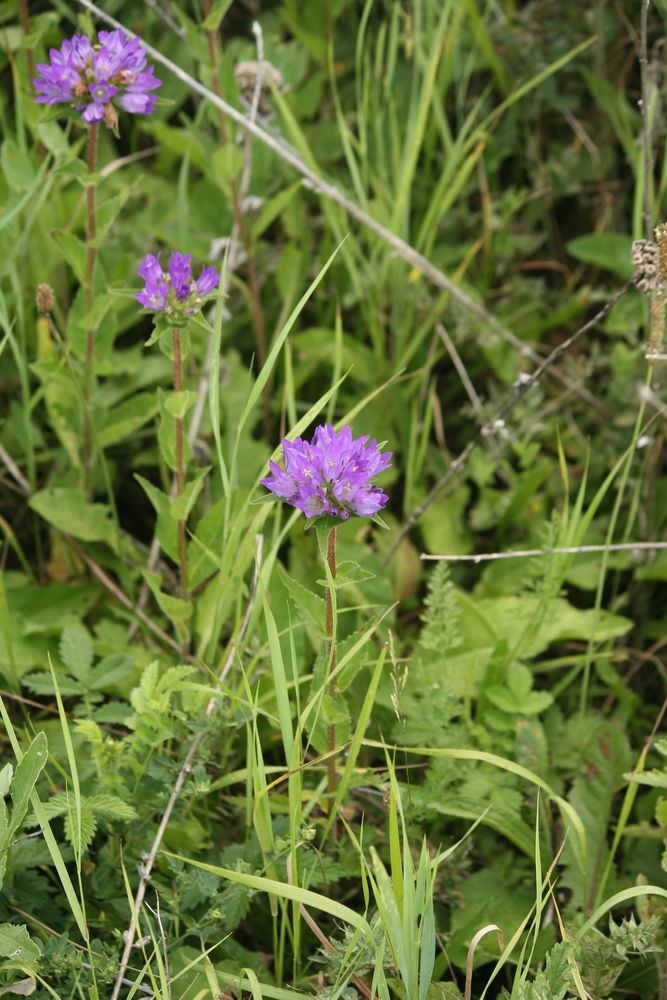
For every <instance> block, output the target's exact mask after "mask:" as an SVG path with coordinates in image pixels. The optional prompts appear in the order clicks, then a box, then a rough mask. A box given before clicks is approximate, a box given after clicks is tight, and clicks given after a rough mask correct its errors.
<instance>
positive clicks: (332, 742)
mask: <svg viewBox="0 0 667 1000" xmlns="http://www.w3.org/2000/svg"><path fill="white" fill-rule="evenodd" d="M327 563H328V564H329V571H330V573H331V578H332V580H335V578H336V528H335V527H333V528H332V529H331V531H330V532H329V538H328V540H327ZM325 608H326V629H327V661H328V664H329V683H328V694H329V697H330V698H331V700H332V702H335V700H336V678H335V677H332V676H331V675H332V674H333V672H334V671H335V669H336V627H335V623H334V614H333V599H332V587H331V586H330V587H328V588H327V596H326V602H325ZM335 749H336V723H335V722H330V723H329V725H328V726H327V750H328V751H329V754H330V756H329V758H328V760H327V791H328V793H329V809H332V808H333V802H334V796H335V794H336V785H337V783H338V779H337V775H336V757H335V754H334V751H335Z"/></svg>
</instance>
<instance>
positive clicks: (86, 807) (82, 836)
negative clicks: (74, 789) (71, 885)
mask: <svg viewBox="0 0 667 1000" xmlns="http://www.w3.org/2000/svg"><path fill="white" fill-rule="evenodd" d="M67 806H68V808H67V810H66V811H65V837H66V838H67V840H69V842H70V844H71V845H72V847H73V848H74V853H75V856H76V857H81V855H82V854H83V852H84V851H87V850H88V848H89V847H90V844H91V842H92V839H93V837H94V836H95V831H96V829H97V820H96V819H95V816H94V815H93V811H92V809H91V808H90V804H89V802H88V800H87V799H84V798H82V799H81V802H80V808H79V813H80V815H79V816H77V809H76V803H75V801H74V796H73V795H71V796H69V797H68V799H67Z"/></svg>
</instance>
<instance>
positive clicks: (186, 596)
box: [172, 327, 190, 601]
mask: <svg viewBox="0 0 667 1000" xmlns="http://www.w3.org/2000/svg"><path fill="white" fill-rule="evenodd" d="M172 353H173V360H174V391H175V392H181V390H182V388H183V362H182V355H181V334H180V331H179V329H178V327H174V328H173V331H172ZM175 419H176V496H177V497H181V496H183V490H184V489H185V463H184V461H183V418H182V417H176V418H175ZM185 541H186V539H185V519H184V518H179V521H178V561H179V566H180V578H181V597H182V598H183V600H184V601H189V600H190V587H189V584H188V558H187V550H186V546H185Z"/></svg>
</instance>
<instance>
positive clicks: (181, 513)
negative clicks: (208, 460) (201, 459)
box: [171, 465, 211, 521]
mask: <svg viewBox="0 0 667 1000" xmlns="http://www.w3.org/2000/svg"><path fill="white" fill-rule="evenodd" d="M210 470H211V466H210V465H207V466H205V467H204V468H203V469H200V470H199V472H198V473H197V475H196V476H195V478H194V479H191V480H190V482H188V483H186V484H185V486H184V488H183V493H182V494H181V496H180V497H177V499H176V500H172V501H171V515H172V517H174V518H176V520H178V521H185V520H187V517H188V515H189V514H190V511H191V510H192V508H193V507H194V505H195V503H196V502H197V497H198V496H199V494H200V493H201V490H202V486H203V485H204V480H205V479H206V476H207V475H208V473H209V472H210Z"/></svg>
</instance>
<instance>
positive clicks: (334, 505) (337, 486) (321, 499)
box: [260, 424, 392, 521]
mask: <svg viewBox="0 0 667 1000" xmlns="http://www.w3.org/2000/svg"><path fill="white" fill-rule="evenodd" d="M282 449H283V457H284V461H285V468H284V469H282V468H281V467H280V466H279V465H277V464H276V462H269V469H270V475H268V476H266V477H265V478H264V479H262V480H260V482H261V483H262V485H263V486H266V488H267V489H268V490H271V492H272V493H275V495H276V496H278V497H280V498H281V499H282V500H285V501H286V502H287V503H288V504H290V505H291V506H292V507H296V508H297V509H298V510H300V511H302V513H304V514H305V515H306V517H316V516H318V515H321V514H328V515H329V516H330V517H339V518H341V519H342V520H343V521H347V519H348V518H349V517H350V515H351V514H356V515H357V516H358V517H373V516H374V515H375V514H377V513H378V512H379V511H380V510H382V508H383V507H384V506H385V504H386V503H387V501H388V499H389V498H388V497H387V495H386V493H384V492H383V491H382V490H381V489H379V487H377V486H373V485H372V484H371V480H372V479H373V478H374V477H375V476H377V475H378V474H379V473H380V472H384V470H385V469H386V468H387V467H388V466H389V465H390V463H391V456H392V453H391V452H390V451H389V452H381V451H380V450H379V449H378V447H377V444H376V442H375V441H370V442H369V440H368V436H367V435H364V436H363V437H359V438H353V437H352V429H351V428H350V427H349V426H348V425H347V424H346V425H345V426H344V427H343V428H342V430H340V431H336V430H335V429H334V428H333V427H332V426H331V424H326V425H323V426H321V427H318V428H317V429H316V431H315V433H314V435H313V439H312V441H304V440H303V439H302V438H300V437H297V438H295V440H294V441H289V440H288V439H287V438H285V439H284V440H283V443H282Z"/></svg>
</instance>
